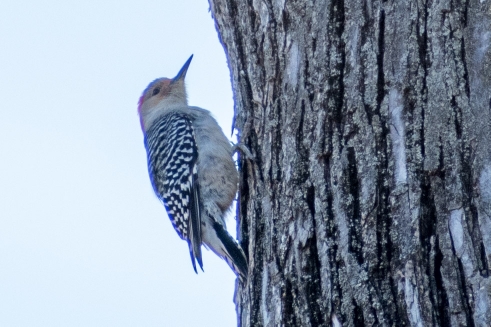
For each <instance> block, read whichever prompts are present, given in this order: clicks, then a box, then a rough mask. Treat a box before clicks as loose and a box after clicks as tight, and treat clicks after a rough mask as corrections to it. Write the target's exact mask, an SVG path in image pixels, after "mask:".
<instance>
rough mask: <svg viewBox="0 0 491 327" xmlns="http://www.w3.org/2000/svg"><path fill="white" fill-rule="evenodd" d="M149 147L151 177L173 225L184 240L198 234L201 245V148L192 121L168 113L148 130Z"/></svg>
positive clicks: (147, 147)
mask: <svg viewBox="0 0 491 327" xmlns="http://www.w3.org/2000/svg"><path fill="white" fill-rule="evenodd" d="M145 147H146V149H147V159H148V172H149V174H150V180H151V182H152V185H153V188H154V190H155V193H156V194H157V196H158V197H159V199H160V200H161V201H162V202H163V203H164V206H165V208H166V210H167V214H168V216H169V218H170V220H171V222H172V225H173V226H174V228H175V230H176V231H177V233H178V234H179V236H180V237H181V238H182V239H185V240H188V241H190V240H191V239H192V238H193V237H192V236H193V235H190V234H194V237H198V238H199V246H201V235H200V234H201V232H200V230H199V229H200V225H201V223H200V213H199V188H198V183H197V165H196V161H197V159H198V149H197V146H196V142H195V136H194V129H193V126H192V125H191V122H190V121H189V120H188V119H187V118H186V117H185V116H184V115H182V114H178V113H171V114H167V115H164V116H163V117H161V118H159V119H158V120H157V121H155V122H154V123H153V125H152V127H151V128H150V129H149V130H148V132H147V134H146V137H145ZM193 230H194V233H193ZM196 234H197V235H196ZM197 241H198V240H197ZM196 245H198V244H195V246H196ZM190 247H191V244H190ZM191 256H193V254H192V253H191ZM193 264H194V260H193Z"/></svg>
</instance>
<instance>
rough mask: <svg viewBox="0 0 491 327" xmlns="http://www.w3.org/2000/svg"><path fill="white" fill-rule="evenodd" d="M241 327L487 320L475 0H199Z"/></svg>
mask: <svg viewBox="0 0 491 327" xmlns="http://www.w3.org/2000/svg"><path fill="white" fill-rule="evenodd" d="M210 6H211V11H212V14H213V17H214V19H215V21H216V25H217V29H218V32H219V36H220V38H221V42H222V44H223V46H224V48H225V51H226V54H227V58H228V62H229V66H230V70H231V76H232V85H233V88H234V95H235V119H236V120H235V127H236V128H237V129H238V130H239V131H240V133H241V134H240V137H241V142H243V143H244V144H245V145H246V146H247V147H248V148H249V150H250V151H251V152H252V154H253V155H254V157H255V158H254V160H253V161H249V160H247V159H246V158H241V160H240V175H241V185H240V196H239V200H240V201H239V204H240V205H239V209H238V212H239V218H240V228H239V229H240V233H239V234H240V239H241V243H242V245H243V247H244V249H246V253H247V255H248V257H249V265H250V266H249V274H250V275H249V278H248V281H247V282H246V283H245V284H239V285H238V286H237V294H236V305H237V313H238V320H239V323H238V324H239V326H243V327H249V326H254V327H257V326H491V282H490V277H489V269H490V260H491V126H490V125H491V99H490V97H491V54H490V49H489V45H490V43H491V3H490V1H489V0H468V1H462V2H458V1H415V0H410V1H409V0H408V1H370V0H367V1H358V0H325V1H320V0H317V1H314V0H311V1H307V0H297V1H294V0H289V1H287V0H274V1H273V0H247V1H244V0H210Z"/></svg>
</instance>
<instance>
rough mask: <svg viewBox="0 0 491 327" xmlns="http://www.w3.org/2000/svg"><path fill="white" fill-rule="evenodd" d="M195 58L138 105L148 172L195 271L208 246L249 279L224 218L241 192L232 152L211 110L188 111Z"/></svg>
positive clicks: (149, 90)
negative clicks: (188, 77) (187, 84)
mask: <svg viewBox="0 0 491 327" xmlns="http://www.w3.org/2000/svg"><path fill="white" fill-rule="evenodd" d="M192 59H193V56H192V55H191V57H189V59H188V60H187V61H186V63H185V64H184V66H183V67H182V68H181V70H180V71H179V73H178V74H177V76H176V77H174V78H172V79H169V78H158V79H156V80H154V81H153V82H151V83H150V84H149V85H148V86H147V88H146V89H145V90H144V91H143V94H142V96H141V97H140V101H139V102H138V114H139V117H140V124H141V128H142V131H143V136H144V143H145V148H146V150H147V160H148V173H149V175H150V181H151V183H152V186H153V189H154V191H155V194H156V195H157V197H158V198H159V199H160V200H161V201H162V202H163V204H164V206H165V209H166V211H167V215H168V216H169V218H170V220H171V222H172V225H173V226H174V229H175V230H176V232H177V234H178V235H179V236H180V237H181V238H182V239H183V240H185V241H187V242H188V246H189V252H190V255H191V262H192V264H193V268H194V271H195V272H196V273H197V270H196V261H197V262H198V264H199V266H200V268H201V270H203V260H202V256H201V245H202V244H203V245H204V246H205V247H206V248H209V249H211V250H212V251H213V252H215V254H217V255H218V256H219V257H220V258H222V259H224V260H225V261H226V262H227V263H228V265H229V266H230V267H231V268H232V270H233V271H234V272H235V274H236V275H237V276H239V277H240V278H241V279H245V278H246V276H247V269H248V267H247V259H246V256H245V254H244V251H243V250H242V248H241V247H240V245H239V244H238V243H237V241H236V240H235V239H234V238H233V237H232V236H231V235H230V234H229V233H228V232H227V229H226V227H225V219H224V216H225V214H226V213H227V212H228V211H229V210H230V207H231V205H232V202H233V200H234V198H235V195H236V193H237V184H238V173H237V170H236V169H235V164H234V161H233V158H232V155H233V150H232V146H231V144H230V142H229V141H228V139H227V138H226V137H225V134H224V133H223V131H222V129H221V128H220V126H218V123H217V122H216V120H215V119H214V118H213V117H212V116H211V114H210V112H209V111H208V110H205V109H202V108H199V107H191V106H188V103H187V94H186V87H185V84H184V78H185V77H186V72H187V70H188V67H189V64H190V63H191V60H192Z"/></svg>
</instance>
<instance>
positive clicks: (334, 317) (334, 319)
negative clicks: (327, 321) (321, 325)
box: [331, 313, 343, 327]
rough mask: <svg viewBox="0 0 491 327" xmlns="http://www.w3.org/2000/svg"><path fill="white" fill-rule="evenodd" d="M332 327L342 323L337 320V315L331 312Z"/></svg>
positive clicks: (339, 326) (340, 326) (338, 326)
mask: <svg viewBox="0 0 491 327" xmlns="http://www.w3.org/2000/svg"><path fill="white" fill-rule="evenodd" d="M331 320H332V327H343V325H342V324H341V323H340V322H339V320H338V316H336V314H335V313H333V314H332V317H331Z"/></svg>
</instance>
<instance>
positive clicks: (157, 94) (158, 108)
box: [138, 55, 193, 131]
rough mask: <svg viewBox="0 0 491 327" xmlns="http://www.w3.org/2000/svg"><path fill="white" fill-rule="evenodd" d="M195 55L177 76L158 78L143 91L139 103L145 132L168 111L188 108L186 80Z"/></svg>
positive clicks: (139, 111) (139, 112) (139, 113)
mask: <svg viewBox="0 0 491 327" xmlns="http://www.w3.org/2000/svg"><path fill="white" fill-rule="evenodd" d="M191 59H193V55H191V57H189V59H188V60H187V61H186V63H185V64H184V66H182V68H181V70H180V71H179V73H177V76H176V77H174V78H172V79H170V78H165V77H163V78H157V79H156V80H154V81H153V82H151V83H150V84H149V85H148V86H147V88H146V89H145V90H144V91H143V94H142V96H141V97H140V101H138V115H140V124H141V127H142V130H143V131H146V130H148V129H149V128H150V126H151V125H152V123H153V122H154V121H155V119H157V118H158V117H159V116H160V115H161V114H162V113H164V112H165V111H166V110H167V109H172V108H173V107H178V106H183V105H184V106H186V105H187V103H188V100H187V94H186V86H185V85H184V78H185V77H186V72H187V70H188V67H189V64H190V63H191Z"/></svg>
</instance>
